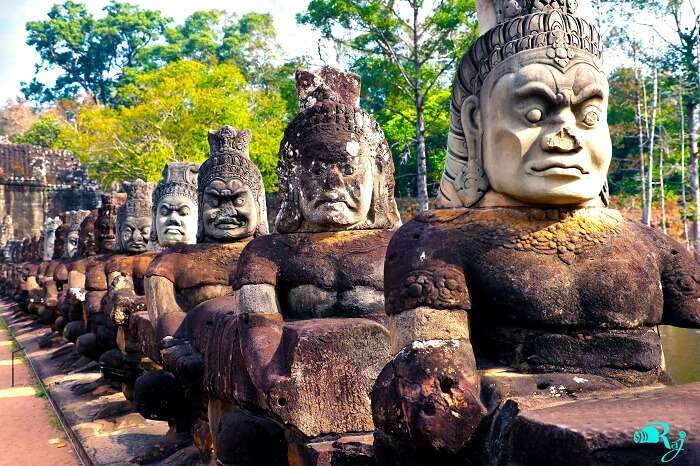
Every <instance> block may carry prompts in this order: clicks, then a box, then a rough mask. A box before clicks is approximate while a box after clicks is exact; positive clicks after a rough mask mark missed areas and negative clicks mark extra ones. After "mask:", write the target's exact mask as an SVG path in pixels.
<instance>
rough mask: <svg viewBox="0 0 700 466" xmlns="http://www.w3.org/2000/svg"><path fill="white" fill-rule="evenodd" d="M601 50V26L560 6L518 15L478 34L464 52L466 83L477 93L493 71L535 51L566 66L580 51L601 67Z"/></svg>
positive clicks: (545, 59)
mask: <svg viewBox="0 0 700 466" xmlns="http://www.w3.org/2000/svg"><path fill="white" fill-rule="evenodd" d="M553 3H554V2H553ZM602 52H603V51H602V43H601V38H600V34H599V33H598V30H597V29H596V28H595V26H593V25H592V24H590V23H588V22H587V21H586V20H584V19H582V18H580V17H577V16H574V15H572V14H569V13H564V12H562V11H559V10H550V11H546V12H537V13H532V14H529V15H525V16H516V17H514V18H512V19H510V20H508V21H506V22H504V23H500V24H498V25H497V26H496V27H494V28H493V29H491V30H489V31H488V32H487V33H486V34H484V35H482V36H481V37H479V39H477V41H476V43H475V44H474V46H473V47H472V48H471V50H470V51H469V53H467V54H465V55H464V57H463V59H462V67H463V68H468V69H471V72H467V73H464V75H466V76H470V77H471V80H470V81H469V82H467V83H464V84H465V85H466V86H468V88H469V89H470V91H471V92H472V93H474V94H477V93H478V92H479V91H480V89H481V86H482V84H483V83H484V81H485V80H486V77H487V76H488V75H489V73H491V71H493V70H494V69H495V68H496V67H497V66H498V65H499V64H501V63H503V62H505V61H506V60H508V59H509V58H511V57H513V56H515V55H518V54H525V53H531V54H536V57H533V58H535V60H533V61H537V62H538V63H547V64H550V65H552V66H555V67H557V68H559V69H560V70H564V68H566V66H567V65H568V64H569V62H570V61H571V60H572V59H573V58H574V57H576V56H577V55H581V57H582V58H583V59H584V60H586V61H587V62H590V63H591V64H593V65H594V66H596V67H597V68H598V69H602V56H603V53H602Z"/></svg>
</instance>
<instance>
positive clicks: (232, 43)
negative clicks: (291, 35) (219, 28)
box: [218, 12, 280, 84]
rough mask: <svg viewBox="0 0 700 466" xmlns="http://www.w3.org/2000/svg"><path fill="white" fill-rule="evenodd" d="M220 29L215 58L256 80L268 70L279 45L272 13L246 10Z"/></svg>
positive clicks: (270, 71) (275, 56)
mask: <svg viewBox="0 0 700 466" xmlns="http://www.w3.org/2000/svg"><path fill="white" fill-rule="evenodd" d="M223 31H224V36H223V40H222V44H221V47H219V51H218V56H219V60H221V61H230V62H232V63H233V64H235V65H236V66H237V67H238V68H240V69H241V70H243V71H244V73H245V75H246V78H247V79H248V80H249V81H250V82H253V83H256V84H259V83H260V82H261V81H262V80H264V79H265V77H268V76H269V75H270V74H271V73H272V70H273V66H272V63H273V62H274V61H275V60H276V59H277V58H279V57H278V54H277V50H279V49H280V45H279V43H278V42H277V31H275V26H274V23H273V18H272V15H270V14H269V13H255V12H250V13H246V14H244V15H242V16H241V17H240V18H238V17H235V16H234V17H232V18H231V19H230V21H229V22H228V23H227V24H226V25H224V28H223Z"/></svg>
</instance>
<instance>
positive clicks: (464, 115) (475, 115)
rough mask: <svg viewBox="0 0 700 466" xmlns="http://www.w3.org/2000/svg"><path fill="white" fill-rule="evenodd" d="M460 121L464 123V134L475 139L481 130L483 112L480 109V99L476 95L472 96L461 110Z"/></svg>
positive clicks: (466, 100) (465, 101)
mask: <svg viewBox="0 0 700 466" xmlns="http://www.w3.org/2000/svg"><path fill="white" fill-rule="evenodd" d="M460 119H461V121H462V129H463V130H464V134H465V136H466V135H469V136H471V137H475V136H476V135H478V134H479V132H480V130H481V110H480V108H479V98H478V97H477V96H475V95H470V96H469V97H467V98H466V99H464V102H462V108H461V109H460Z"/></svg>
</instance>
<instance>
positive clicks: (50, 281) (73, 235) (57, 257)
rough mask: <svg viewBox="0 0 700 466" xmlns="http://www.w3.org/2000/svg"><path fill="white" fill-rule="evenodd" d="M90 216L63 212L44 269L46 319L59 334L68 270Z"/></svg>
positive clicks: (80, 211)
mask: <svg viewBox="0 0 700 466" xmlns="http://www.w3.org/2000/svg"><path fill="white" fill-rule="evenodd" d="M88 215H90V211H89V210H77V211H76V210H72V211H69V212H64V213H63V217H62V219H61V226H60V227H58V229H57V230H56V242H55V244H54V254H53V260H52V261H51V262H50V263H49V265H48V267H47V268H46V278H45V285H44V293H45V294H44V302H45V305H46V308H47V309H48V310H49V311H50V312H51V313H52V315H51V316H48V319H49V320H51V319H53V328H54V329H55V330H56V331H58V332H59V333H61V332H63V328H64V326H65V323H66V322H67V320H66V318H65V317H63V315H62V312H61V307H62V304H63V303H65V298H66V294H67V292H68V288H67V287H66V286H65V285H66V283H68V269H69V266H70V263H71V260H72V259H74V258H75V257H76V256H77V252H78V240H79V235H80V225H81V224H82V222H83V220H85V218H87V216H88Z"/></svg>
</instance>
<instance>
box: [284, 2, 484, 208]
mask: <svg viewBox="0 0 700 466" xmlns="http://www.w3.org/2000/svg"><path fill="white" fill-rule="evenodd" d="M297 20H298V21H299V22H300V23H302V24H310V25H312V26H314V27H316V28H318V29H319V30H320V31H321V33H322V35H323V36H324V37H326V38H329V39H333V40H335V41H336V42H337V43H340V44H342V45H343V46H345V47H347V48H348V49H349V50H350V55H351V56H350V59H351V60H353V59H354V60H358V59H361V58H365V59H368V60H366V61H365V62H364V63H365V64H371V65H373V67H374V68H375V70H376V69H383V70H384V73H385V75H386V76H387V77H388V78H391V79H392V81H391V83H390V86H389V88H390V89H395V90H396V91H397V95H395V96H389V95H384V96H380V97H382V98H383V99H384V101H385V102H386V103H387V104H395V105H394V106H392V107H387V111H390V112H393V113H396V114H397V115H401V117H402V118H404V119H405V120H406V121H407V122H409V123H410V125H411V126H412V128H413V134H414V136H413V141H414V144H415V157H416V172H417V173H416V178H417V183H416V184H417V194H418V202H419V205H420V209H421V210H426V209H427V208H428V191H427V157H426V137H425V136H426V123H425V121H426V115H425V112H426V105H427V103H428V102H429V100H430V98H431V93H432V92H434V91H436V90H438V89H440V88H444V87H446V86H447V84H448V82H449V80H450V79H451V78H452V75H453V72H454V68H455V63H456V62H457V61H458V60H459V57H461V55H462V54H463V53H464V51H465V50H466V48H467V47H468V45H469V44H470V43H471V42H472V41H473V40H474V38H475V37H476V31H477V22H476V5H475V2H474V0H444V1H441V2H436V3H434V4H433V3H431V5H430V6H427V5H426V4H425V2H424V1H423V0H400V1H396V0H311V1H310V3H309V5H308V7H307V11H306V12H304V13H303V14H300V15H298V16H297ZM377 65H378V66H377ZM387 84H388V83H387ZM389 88H388V89H389ZM374 91H375V92H380V93H381V91H377V90H376V89H375V90H374ZM398 95H400V96H401V97H402V98H401V99H399V98H398ZM375 97H377V96H375ZM407 101H408V102H411V104H412V107H413V111H412V112H410V113H409V112H406V107H405V102H407ZM444 111H447V107H446V108H445V109H444Z"/></svg>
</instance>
